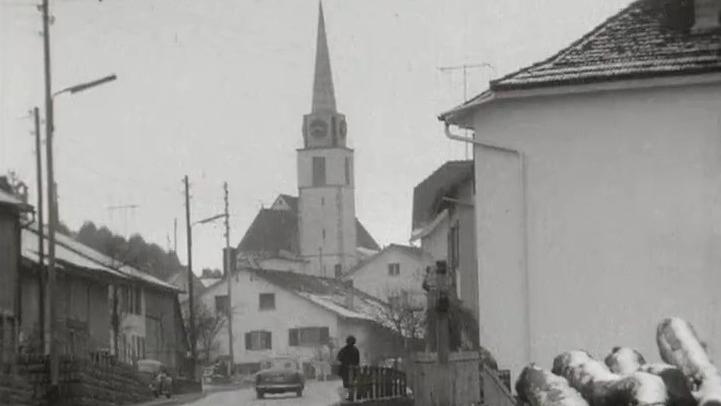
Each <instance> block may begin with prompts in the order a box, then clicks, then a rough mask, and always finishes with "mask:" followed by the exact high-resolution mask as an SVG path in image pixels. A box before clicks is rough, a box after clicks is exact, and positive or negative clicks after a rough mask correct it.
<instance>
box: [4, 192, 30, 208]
mask: <svg viewBox="0 0 721 406" xmlns="http://www.w3.org/2000/svg"><path fill="white" fill-rule="evenodd" d="M0 205H8V206H15V207H18V208H20V209H21V210H28V209H30V206H29V205H28V204H27V203H24V202H23V201H22V200H20V199H18V198H17V197H16V196H15V195H13V194H11V193H8V192H6V191H4V190H3V189H0Z"/></svg>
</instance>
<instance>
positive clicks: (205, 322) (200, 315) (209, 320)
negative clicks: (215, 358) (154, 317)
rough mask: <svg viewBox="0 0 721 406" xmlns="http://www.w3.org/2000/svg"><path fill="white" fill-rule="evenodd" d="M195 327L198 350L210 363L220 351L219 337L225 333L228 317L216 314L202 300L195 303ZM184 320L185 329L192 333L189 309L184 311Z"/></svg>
mask: <svg viewBox="0 0 721 406" xmlns="http://www.w3.org/2000/svg"><path fill="white" fill-rule="evenodd" d="M193 307H194V309H195V310H194V312H195V326H194V327H193V331H194V332H195V337H196V339H197V345H198V347H199V348H198V350H200V353H201V355H202V357H203V359H204V360H205V361H206V362H209V361H210V357H211V354H212V353H213V352H214V351H217V350H218V346H219V343H218V340H217V338H218V335H219V334H220V333H221V332H222V331H223V329H224V328H225V325H226V322H227V315H226V314H224V313H222V312H214V311H212V310H211V309H209V308H208V306H206V305H205V303H203V302H202V301H200V300H197V301H195V304H194V306H193ZM183 320H184V322H185V328H186V331H187V332H188V333H190V329H191V326H190V322H189V318H188V311H187V309H186V310H185V311H184V314H183Z"/></svg>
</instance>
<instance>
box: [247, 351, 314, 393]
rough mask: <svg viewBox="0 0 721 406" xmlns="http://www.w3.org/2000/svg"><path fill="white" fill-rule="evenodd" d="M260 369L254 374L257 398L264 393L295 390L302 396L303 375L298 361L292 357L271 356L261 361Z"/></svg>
mask: <svg viewBox="0 0 721 406" xmlns="http://www.w3.org/2000/svg"><path fill="white" fill-rule="evenodd" d="M260 366H261V368H262V369H261V370H260V371H259V372H258V373H256V374H255V392H256V393H257V394H258V399H262V398H263V396H265V394H266V393H285V392H295V394H296V395H297V396H298V397H300V396H303V388H305V377H303V372H302V371H301V369H300V365H299V364H298V361H297V360H295V359H292V358H272V359H269V360H267V361H264V362H261V364H260Z"/></svg>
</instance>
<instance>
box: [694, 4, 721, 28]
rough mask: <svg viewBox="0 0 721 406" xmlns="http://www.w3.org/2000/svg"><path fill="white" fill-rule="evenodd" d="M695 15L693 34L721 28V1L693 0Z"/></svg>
mask: <svg viewBox="0 0 721 406" xmlns="http://www.w3.org/2000/svg"><path fill="white" fill-rule="evenodd" d="M693 13H694V24H693V27H691V32H699V31H708V30H715V29H718V28H721V0H693Z"/></svg>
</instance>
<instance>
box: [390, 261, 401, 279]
mask: <svg viewBox="0 0 721 406" xmlns="http://www.w3.org/2000/svg"><path fill="white" fill-rule="evenodd" d="M400 274H401V264H399V263H392V264H388V275H389V276H398V275H400Z"/></svg>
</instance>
